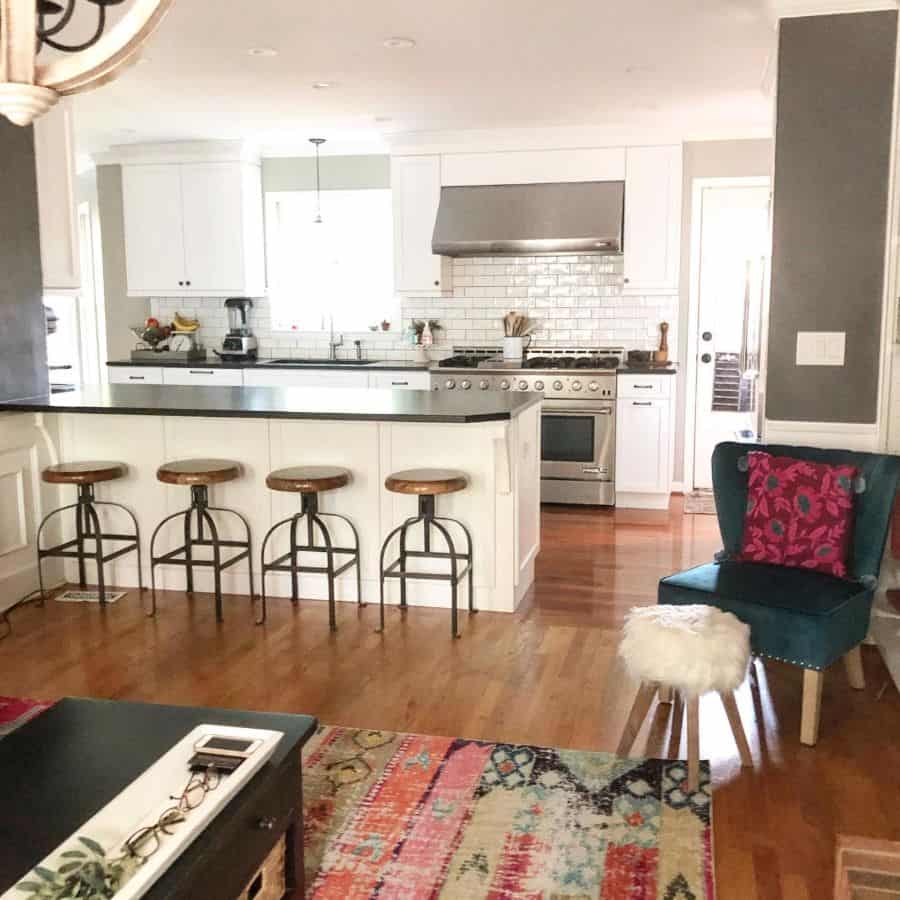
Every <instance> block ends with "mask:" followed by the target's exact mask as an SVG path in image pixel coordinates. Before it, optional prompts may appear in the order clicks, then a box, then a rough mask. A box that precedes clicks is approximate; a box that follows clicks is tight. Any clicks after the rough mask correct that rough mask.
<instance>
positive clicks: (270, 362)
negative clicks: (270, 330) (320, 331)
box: [257, 359, 375, 366]
mask: <svg viewBox="0 0 900 900" xmlns="http://www.w3.org/2000/svg"><path fill="white" fill-rule="evenodd" d="M373 362H375V360H374V359H267V360H265V361H261V362H259V363H257V365H260V366H370V365H372V363H373Z"/></svg>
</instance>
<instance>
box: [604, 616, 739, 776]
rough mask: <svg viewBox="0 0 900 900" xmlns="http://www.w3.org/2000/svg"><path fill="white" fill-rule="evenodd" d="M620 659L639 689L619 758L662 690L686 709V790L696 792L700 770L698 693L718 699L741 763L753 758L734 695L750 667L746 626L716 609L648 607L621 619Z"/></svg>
mask: <svg viewBox="0 0 900 900" xmlns="http://www.w3.org/2000/svg"><path fill="white" fill-rule="evenodd" d="M619 656H621V657H622V660H623V661H624V663H625V667H626V669H628V672H629V674H630V675H631V676H632V678H634V679H635V680H637V681H640V683H641V686H640V688H639V690H638V695H637V697H636V698H635V701H634V705H633V706H632V707H631V714H630V715H629V716H628V722H627V723H626V725H625V731H624V732H623V733H622V740H621V741H619V749H618V750H617V755H618V756H627V755H628V753H629V752H630V750H631V746H632V744H633V743H634V739H635V738H636V737H637V733H638V731H639V730H640V727H641V724H642V723H643V721H644V718H645V717H646V715H647V712H648V710H649V709H650V704H651V703H652V702H653V698H654V697H655V696H656V692H657V691H659V692H660V701H661V702H666V701H667V699H668V697H667V695H668V693H669V692H670V691H672V690H676V691H678V692H679V693H680V694H681V695H682V697H683V698H684V701H685V704H686V706H687V725H688V733H687V743H688V788H689V789H690V790H692V791H695V790H697V787H698V783H699V771H700V715H699V711H700V706H699V699H700V696H701V695H702V694H706V693H708V692H709V691H716V693H718V695H719V696H720V697H721V698H722V703H723V705H724V706H725V712H726V714H727V715H728V721H729V723H730V724H731V730H732V733H733V734H734V740H735V743H736V744H737V748H738V753H739V754H740V757H741V765H743V766H750V765H752V764H753V759H752V757H751V756H750V747H749V746H748V744H747V738H746V736H745V735H744V729H743V727H742V726H741V718H740V715H739V714H738V708H737V704H736V703H735V700H734V691H735V690H736V689H737V688H739V687H740V686H741V684H742V683H743V681H744V678H745V676H746V674H747V666H748V665H749V663H750V627H749V626H748V625H745V624H744V623H743V622H741V621H740V619H738V618H737V616H734V615H732V614H731V613H727V612H722V610H720V609H716V608H715V607H714V606H701V605H696V606H672V605H666V604H663V605H660V606H647V607H642V608H636V609H633V610H631V612H630V613H629V614H628V616H627V618H626V620H625V627H624V630H623V636H622V642H621V644H620V645H619Z"/></svg>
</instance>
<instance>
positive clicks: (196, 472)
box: [156, 459, 241, 486]
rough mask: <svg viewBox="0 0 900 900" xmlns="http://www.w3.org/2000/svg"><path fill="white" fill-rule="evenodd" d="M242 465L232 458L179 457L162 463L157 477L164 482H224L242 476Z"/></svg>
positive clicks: (186, 483)
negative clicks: (173, 460)
mask: <svg viewBox="0 0 900 900" xmlns="http://www.w3.org/2000/svg"><path fill="white" fill-rule="evenodd" d="M240 476H241V466H240V463H236V462H234V461H233V460H230V459H179V460H176V461H175V462H169V463H165V464H163V465H161V466H160V467H159V468H158V469H157V470H156V477H157V479H158V480H159V481H162V482H163V483H164V484H183V485H188V486H191V485H195V484H222V483H224V482H226V481H234V479H235V478H240Z"/></svg>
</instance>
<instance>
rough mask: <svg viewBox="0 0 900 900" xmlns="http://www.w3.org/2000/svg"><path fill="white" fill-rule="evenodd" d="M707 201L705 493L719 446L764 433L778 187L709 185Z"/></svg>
mask: <svg viewBox="0 0 900 900" xmlns="http://www.w3.org/2000/svg"><path fill="white" fill-rule="evenodd" d="M699 196H700V208H699V210H695V215H697V214H699V216H700V217H701V218H700V222H701V224H700V231H699V254H698V258H697V262H696V265H697V279H696V290H697V293H698V316H697V340H696V346H697V358H696V361H695V365H696V398H695V417H694V442H693V444H694V459H693V470H694V483H693V487H694V488H695V489H698V490H704V489H709V488H712V469H711V466H710V460H711V458H712V452H713V449H714V448H715V446H716V444H718V443H719V442H720V441H726V440H735V439H738V440H753V439H755V438H756V436H757V434H758V427H759V397H758V394H759V374H760V350H761V343H762V339H761V331H762V323H763V310H764V308H765V302H766V292H767V289H768V271H769V249H770V230H769V196H770V188H769V185H768V181H767V179H753V182H752V183H751V184H747V185H742V186H734V185H730V186H729V185H722V186H719V185H709V186H704V187H703V188H702V189H701V190H700V192H699ZM696 252H697V250H696V248H695V253H696Z"/></svg>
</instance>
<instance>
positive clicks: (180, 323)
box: [174, 313, 200, 332]
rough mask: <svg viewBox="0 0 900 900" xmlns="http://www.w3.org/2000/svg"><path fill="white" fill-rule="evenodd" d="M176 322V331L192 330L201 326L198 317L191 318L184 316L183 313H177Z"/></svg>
mask: <svg viewBox="0 0 900 900" xmlns="http://www.w3.org/2000/svg"><path fill="white" fill-rule="evenodd" d="M174 322H175V330H176V331H186V332H192V331H196V330H197V329H198V328H199V327H200V321H199V320H198V319H189V318H188V317H187V316H182V315H181V313H175V318H174Z"/></svg>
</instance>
